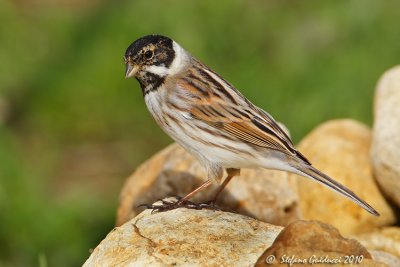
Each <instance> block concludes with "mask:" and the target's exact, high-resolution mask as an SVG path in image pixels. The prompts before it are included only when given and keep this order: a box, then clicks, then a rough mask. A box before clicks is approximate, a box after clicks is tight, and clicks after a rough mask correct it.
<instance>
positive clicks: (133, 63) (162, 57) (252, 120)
mask: <svg viewBox="0 0 400 267" xmlns="http://www.w3.org/2000/svg"><path fill="white" fill-rule="evenodd" d="M124 63H125V67H126V68H125V78H126V79H127V78H130V77H134V78H136V80H137V81H138V82H139V85H140V87H141V90H142V94H143V97H144V101H145V103H146V106H147V108H148V110H149V111H150V113H151V115H152V117H153V118H154V119H155V121H156V123H157V124H158V125H159V126H160V127H161V128H162V129H163V130H164V131H165V132H166V133H167V134H168V135H169V136H170V137H171V138H172V139H173V140H174V141H175V142H177V143H178V144H180V145H181V146H182V147H183V148H184V149H185V150H186V151H187V152H189V153H190V154H192V155H193V156H194V157H195V158H196V159H197V160H198V161H199V162H200V164H201V165H202V166H203V167H204V168H205V170H206V173H207V180H206V181H205V182H204V183H203V184H201V185H200V186H199V187H198V188H196V189H194V190H193V191H192V192H190V193H188V194H187V195H186V196H184V197H178V198H177V199H176V201H162V204H161V205H147V204H145V206H146V207H147V208H150V209H153V211H154V210H155V211H160V212H162V211H166V210H171V209H175V208H179V207H185V206H186V207H191V208H202V207H209V205H210V206H213V205H215V202H216V201H217V199H218V196H219V195H220V193H221V192H222V191H223V190H224V188H225V187H226V185H227V184H228V183H229V182H230V181H231V179H232V178H233V177H235V176H238V175H240V169H241V168H258V167H261V168H266V169H274V170H281V171H286V172H290V173H295V174H298V175H301V176H304V177H306V178H310V179H311V180H314V181H316V182H318V183H320V184H322V185H324V186H326V187H328V188H329V189H331V190H333V191H336V192H337V193H339V194H341V195H343V196H344V197H346V198H348V199H350V200H351V201H353V202H355V203H356V204H358V205H359V206H360V207H362V208H363V209H365V210H366V211H368V212H369V213H371V214H373V215H375V216H379V213H378V212H377V211H376V210H375V209H374V208H373V207H372V206H370V205H369V204H368V203H367V202H365V201H364V200H362V199H361V198H359V197H358V196H357V195H356V194H355V193H353V192H352V191H351V190H350V189H348V188H347V187H345V186H344V185H342V184H340V183H339V182H337V181H335V180H334V179H333V178H331V177H329V176H328V175H326V174H325V173H323V172H322V171H320V170H318V169H316V168H315V167H314V166H313V165H312V164H311V162H310V161H309V160H308V159H307V158H306V157H305V156H304V155H303V154H302V153H301V152H300V151H298V150H297V149H296V148H295V146H294V145H293V142H292V140H291V139H290V137H289V136H288V134H287V133H286V132H285V131H284V130H283V129H282V128H281V127H280V126H279V124H278V123H277V121H276V120H275V119H274V118H273V117H272V116H271V115H270V114H269V113H267V112H266V111H264V110H263V109H261V108H259V107H257V106H256V105H254V104H253V103H252V102H250V100H248V99H247V98H246V97H245V96H244V95H243V94H242V93H241V92H239V91H238V90H237V89H236V88H235V87H234V86H233V85H232V84H230V83H229V82H228V81H226V80H225V79H224V78H223V77H222V76H221V75H219V74H218V73H216V72H215V71H213V70H212V69H211V68H209V67H207V66H206V65H205V64H203V63H202V62H200V61H199V60H198V59H196V58H195V57H194V56H192V55H191V54H190V53H189V52H187V51H186V50H185V49H184V48H183V47H182V46H181V45H179V44H178V43H177V42H175V41H174V40H172V39H171V38H169V37H166V36H163V35H158V34H152V35H147V36H143V37H141V38H139V39H137V40H136V41H134V42H133V43H132V44H130V45H129V47H128V48H127V49H126V52H125V54H124ZM224 171H225V172H226V173H227V177H226V178H225V179H224V180H223V179H222V178H223V176H224ZM221 181H222V183H221ZM213 182H216V183H219V184H220V186H219V188H218V189H217V191H216V193H215V195H214V197H213V198H212V199H211V200H210V201H209V202H206V203H203V204H199V205H195V204H194V203H193V202H191V201H190V199H191V198H192V197H193V196H194V195H195V194H196V193H198V192H199V191H202V190H204V189H206V188H207V187H208V186H209V185H210V184H212V183H213ZM316 201H318V200H316Z"/></svg>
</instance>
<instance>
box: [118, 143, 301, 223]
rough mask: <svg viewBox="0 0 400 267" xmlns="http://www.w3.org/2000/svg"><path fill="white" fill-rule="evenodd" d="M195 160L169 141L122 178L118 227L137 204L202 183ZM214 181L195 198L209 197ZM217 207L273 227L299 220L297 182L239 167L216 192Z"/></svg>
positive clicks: (181, 192)
mask: <svg viewBox="0 0 400 267" xmlns="http://www.w3.org/2000/svg"><path fill="white" fill-rule="evenodd" d="M205 177H206V174H205V172H204V169H203V167H202V166H200V164H199V163H198V161H197V160H195V159H194V158H193V157H192V156H191V155H190V154H188V153H187V152H186V151H185V150H184V149H183V148H181V147H180V146H179V145H177V144H173V145H171V146H169V147H167V148H165V149H164V150H162V151H160V152H159V153H157V154H156V155H155V156H153V157H152V158H151V159H149V160H148V161H146V162H145V163H143V164H142V165H141V166H140V167H139V168H138V169H137V170H136V171H135V173H134V174H132V176H130V177H129V178H128V180H127V181H126V183H125V185H124V188H123V190H122V192H121V197H120V205H119V208H118V214H117V225H121V224H123V223H124V222H126V221H128V220H129V219H131V218H133V217H134V216H136V215H137V214H138V213H140V212H141V211H142V210H143V208H138V207H137V206H138V205H139V204H143V203H152V202H154V201H155V200H157V199H160V198H164V197H166V196H175V195H179V196H184V195H186V194H187V193H189V192H190V191H192V190H193V189H195V188H196V187H197V186H199V185H200V184H201V183H203V182H204V181H205ZM216 187H217V185H216V184H215V185H214V186H213V187H210V188H207V189H206V190H204V191H202V192H200V193H199V195H196V197H195V198H194V200H195V201H198V202H205V201H207V200H209V199H211V197H212V195H213V194H214V192H215V189H216ZM218 206H220V207H221V208H222V209H224V210H228V211H235V212H238V213H241V214H245V215H248V216H251V217H254V218H257V219H259V220H262V221H264V222H269V223H272V224H275V225H287V224H288V223H290V222H292V221H294V220H296V219H298V218H300V214H299V207H298V194H297V182H296V179H295V178H293V177H289V175H288V173H286V172H282V171H273V170H265V169H242V171H241V174H240V176H238V177H235V178H233V180H232V181H231V182H230V183H229V184H228V186H227V188H226V190H225V191H223V193H222V194H221V196H220V199H219V201H218Z"/></svg>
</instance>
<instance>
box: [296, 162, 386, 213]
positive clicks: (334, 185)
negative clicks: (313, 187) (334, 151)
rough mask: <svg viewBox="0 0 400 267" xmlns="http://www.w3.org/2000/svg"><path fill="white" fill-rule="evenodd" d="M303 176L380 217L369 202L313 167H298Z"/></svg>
mask: <svg viewBox="0 0 400 267" xmlns="http://www.w3.org/2000/svg"><path fill="white" fill-rule="evenodd" d="M296 169H297V170H298V171H300V173H301V174H303V175H304V176H306V177H308V178H312V179H314V180H316V181H317V182H318V183H320V184H323V185H325V186H327V187H328V188H329V189H331V190H333V191H336V192H339V193H340V194H342V195H343V196H345V197H347V198H348V199H350V200H351V201H353V202H355V203H356V204H357V205H359V206H360V207H362V208H363V209H365V210H366V211H368V212H369V213H371V214H372V215H375V216H379V213H378V212H377V211H376V210H375V209H374V208H373V207H371V206H370V205H369V204H368V203H367V202H365V201H364V200H362V199H361V198H359V197H358V196H357V195H356V194H355V193H354V192H353V191H351V190H350V189H348V188H347V187H345V186H344V185H342V184H340V183H338V182H336V181H335V180H333V179H332V178H330V177H329V176H328V175H326V174H324V173H322V172H321V171H319V170H317V169H316V168H314V167H313V166H311V165H301V167H296Z"/></svg>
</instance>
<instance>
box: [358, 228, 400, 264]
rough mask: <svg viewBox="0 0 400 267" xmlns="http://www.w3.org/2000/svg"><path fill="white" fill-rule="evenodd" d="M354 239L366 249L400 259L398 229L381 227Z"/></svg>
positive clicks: (399, 233) (399, 230) (399, 232)
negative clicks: (382, 252)
mask: <svg viewBox="0 0 400 267" xmlns="http://www.w3.org/2000/svg"><path fill="white" fill-rule="evenodd" d="M354 237H355V238H356V239H357V240H359V241H360V243H361V244H363V245H364V246H365V247H366V248H367V249H370V250H379V251H384V252H387V253H390V254H392V255H395V256H397V257H399V258H400V227H394V226H393V227H383V228H381V229H377V230H375V231H373V232H370V233H365V234H359V235H356V236H354ZM399 266H400V265H399Z"/></svg>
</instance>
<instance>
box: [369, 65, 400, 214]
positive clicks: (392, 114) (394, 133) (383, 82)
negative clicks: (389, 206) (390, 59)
mask: <svg viewBox="0 0 400 267" xmlns="http://www.w3.org/2000/svg"><path fill="white" fill-rule="evenodd" d="M374 101H375V105H374V117H375V118H374V127H373V139H372V150H371V158H372V163H373V168H374V173H375V178H376V180H377V181H378V183H379V185H380V186H381V188H382V190H383V191H384V192H385V194H387V196H388V197H389V198H390V199H391V200H392V201H393V202H394V203H395V204H396V205H397V206H398V207H400V163H399V159H400V134H399V133H400V66H397V67H394V68H392V69H390V70H389V71H387V72H386V73H384V74H383V76H382V77H381V79H380V80H379V82H378V85H377V88H376V91H375V99H374Z"/></svg>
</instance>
